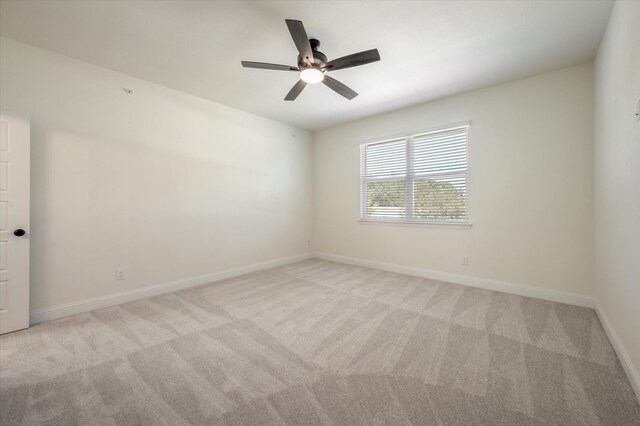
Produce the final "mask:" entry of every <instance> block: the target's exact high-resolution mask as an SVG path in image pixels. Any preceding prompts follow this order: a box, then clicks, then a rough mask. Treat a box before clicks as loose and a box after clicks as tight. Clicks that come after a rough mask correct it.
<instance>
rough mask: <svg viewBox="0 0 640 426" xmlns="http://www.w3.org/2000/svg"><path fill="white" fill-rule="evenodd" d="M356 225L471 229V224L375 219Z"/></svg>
mask: <svg viewBox="0 0 640 426" xmlns="http://www.w3.org/2000/svg"><path fill="white" fill-rule="evenodd" d="M358 223H360V224H361V225H400V226H417V227H420V228H458V229H471V225H472V224H471V222H449V223H446V222H419V221H411V220H377V219H360V220H358Z"/></svg>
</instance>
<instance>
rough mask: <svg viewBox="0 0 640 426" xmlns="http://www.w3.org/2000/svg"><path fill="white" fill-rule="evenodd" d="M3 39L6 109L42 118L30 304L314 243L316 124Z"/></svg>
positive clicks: (2, 100) (296, 250)
mask: <svg viewBox="0 0 640 426" xmlns="http://www.w3.org/2000/svg"><path fill="white" fill-rule="evenodd" d="M0 43H1V44H0V54H1V56H0V66H1V68H0V76H1V80H0V106H1V108H3V109H7V110H13V111H18V112H22V113H26V114H29V115H31V120H32V122H31V123H32V132H31V134H32V151H31V152H32V166H31V171H32V176H31V185H32V194H31V206H32V207H31V208H32V212H31V218H32V222H31V244H32V246H31V248H32V249H31V262H32V266H31V309H32V310H39V309H43V308H49V307H52V306H56V305H60V304H65V303H70V302H75V301H80V300H84V299H88V298H92V297H97V296H103V295H109V294H113V293H117V292H122V291H126V290H131V289H136V288H140V287H144V286H151V285H157V284H161V283H165V282H169V281H173V280H178V279H183V278H188V277H194V276H198V275H204V274H210V273H213V272H217V271H221V270H226V269H229V268H234V267H239V266H245V265H249V264H253V263H256V262H262V261H266V260H271V259H276V258H281V257H285V256H292V255H296V254H300V253H304V252H307V251H308V250H309V246H308V244H309V240H310V238H311V220H312V211H311V204H312V199H311V192H312V175H311V169H312V167H313V162H312V158H311V155H312V148H311V137H310V135H309V133H308V132H306V131H301V130H299V129H295V128H292V127H289V126H286V125H283V124H280V123H277V122H274V121H271V120H268V119H264V118H260V117H257V116H254V115H251V114H248V113H244V112H240V111H237V110H234V109H231V108H228V107H225V106H222V105H218V104H214V103H211V102H207V101H204V100H202V99H198V98H195V97H192V96H188V95H185V94H182V93H180V92H177V91H174V90H170V89H167V88H163V87H160V86H157V85H154V84H151V83H147V82H144V81H141V80H138V79H134V78H132V77H129V76H126V75H122V74H119V73H116V72H112V71H109V70H106V69H103V68H99V67H95V66H92V65H89V64H86V63H83V62H79V61H76V60H73V59H70V58H67V57H64V56H60V55H57V54H54V53H51V52H48V51H45V50H41V49H37V48H34V47H31V46H28V45H25V44H21V43H18V42H15V41H12V40H8V39H2V40H1V41H0ZM122 87H130V88H132V89H134V90H135V95H133V96H128V95H126V94H125V93H124V92H123V90H122V89H121V88H122ZM118 267H124V268H126V272H127V279H126V280H124V281H116V280H115V279H114V278H115V269H116V268H118Z"/></svg>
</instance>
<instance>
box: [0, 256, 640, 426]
mask: <svg viewBox="0 0 640 426" xmlns="http://www.w3.org/2000/svg"><path fill="white" fill-rule="evenodd" d="M0 362H1V364H0V366H1V374H0V389H1V399H0V404H1V405H0V416H1V417H0V424H2V425H3V426H6V425H17V424H21V425H37V424H47V425H76V424H77V425H103V424H104V425H117V424H121V425H163V424H166V425H183V424H194V425H205V424H206V425H210V424H213V425H216V424H244V425H285V424H286V425H316V424H318V425H320V424H322V425H330V424H335V425H359V424H389V425H404V424H407V425H409V424H413V425H431V424H433V425H472V424H483V425H520V424H536V425H552V424H558V425H578V424H581V425H584V424H587V425H596V424H601V425H638V424H640V409H639V406H638V402H637V400H636V398H635V396H634V394H633V391H632V389H631V386H630V385H629V382H628V380H627V378H626V376H625V374H624V372H623V370H622V368H621V366H620V363H619V362H618V359H617V358H616V355H615V353H614V352H613V350H612V348H611V345H610V344H609V341H608V340H607V338H606V336H605V334H604V332H603V329H602V327H601V325H600V323H599V321H598V318H597V317H596V315H595V313H594V311H593V310H591V309H584V308H578V307H574V306H569V305H563V304H558V303H550V302H545V301H540V300H536V299H529V298H523V297H518V296H512V295H507V294H501V293H495V292H490V291H484V290H479V289H473V288H467V287H462V286H458V285H454V284H447V283H442V282H437V281H431V280H425V279H421V278H416V277H409V276H404V275H399V274H393V273H388V272H381V271H377V270H373V269H367V268H360V267H355V266H347V265H342V264H338V263H331V262H325V261H320V260H308V261H303V262H299V263H295V264H292V265H287V266H283V267H278V268H275V269H271V270H268V271H262V272H256V273H253V274H250V275H245V276H242V277H238V278H234V279H230V280H226V281H223V282H218V283H215V284H211V285H206V286H202V287H198V288H194V289H189V290H184V291H179V292H176V293H172V294H168V295H164V296H159V297H154V298H151V299H145V300H141V301H136V302H131V303H127V304H123V305H119V306H115V307H111V308H106V309H101V310H98V311H94V312H90V313H86V314H81V315H76V316H74V317H70V318H66V319H62V320H58V321H53V322H49V323H45V324H41V325H38V326H35V327H33V328H31V329H29V330H25V331H21V332H17V333H12V334H9V335H5V336H2V337H0Z"/></svg>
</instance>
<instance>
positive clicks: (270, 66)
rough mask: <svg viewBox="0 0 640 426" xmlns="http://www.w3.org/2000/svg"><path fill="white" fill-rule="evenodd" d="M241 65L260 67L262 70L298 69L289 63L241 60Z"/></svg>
mask: <svg viewBox="0 0 640 426" xmlns="http://www.w3.org/2000/svg"><path fill="white" fill-rule="evenodd" d="M242 66H243V67H245V68H260V69H263V70H276V71H299V70H298V68H297V67H292V66H289V65H278V64H267V63H265V62H251V61H242Z"/></svg>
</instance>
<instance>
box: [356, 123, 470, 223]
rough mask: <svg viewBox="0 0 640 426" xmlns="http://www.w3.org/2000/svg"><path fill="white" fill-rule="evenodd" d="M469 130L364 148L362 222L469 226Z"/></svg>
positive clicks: (449, 130)
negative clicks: (457, 224)
mask: <svg viewBox="0 0 640 426" xmlns="http://www.w3.org/2000/svg"><path fill="white" fill-rule="evenodd" d="M467 130H468V124H461V125H456V126H450V127H448V128H445V129H440V130H435V131H429V132H422V133H418V134H414V135H408V136H403V137H399V138H395V139H389V140H384V141H377V142H369V143H365V144H362V145H361V147H360V162H361V174H360V205H361V213H360V216H361V220H363V221H389V222H412V223H414V222H415V223H447V224H450V223H454V224H455V223H459V224H467V223H468V221H469V218H468V209H467Z"/></svg>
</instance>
